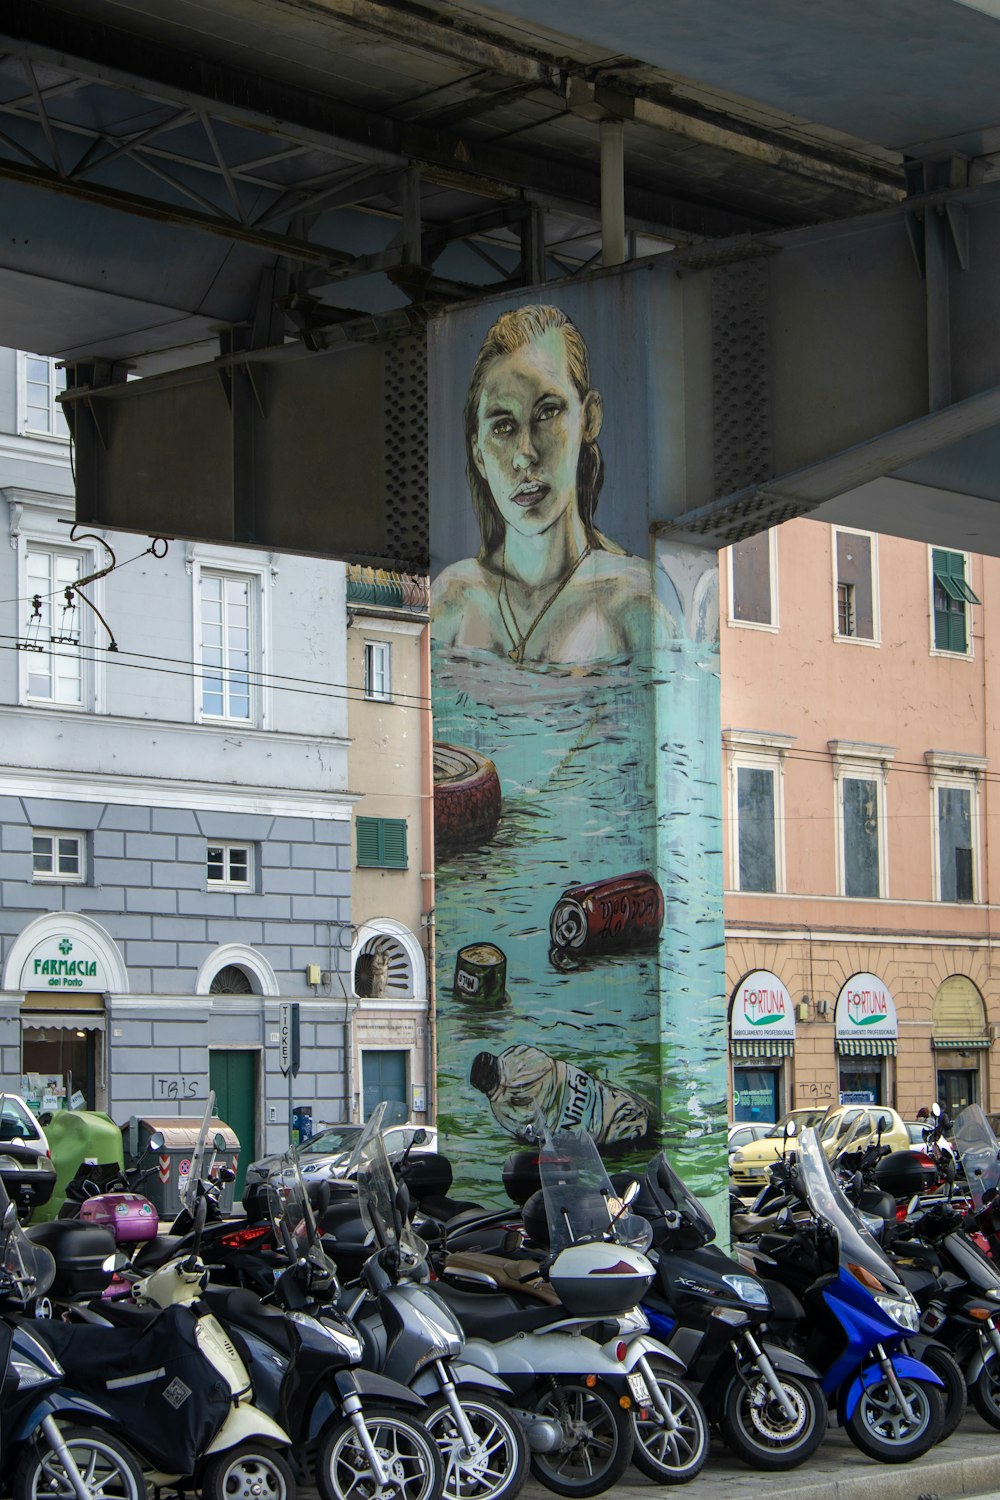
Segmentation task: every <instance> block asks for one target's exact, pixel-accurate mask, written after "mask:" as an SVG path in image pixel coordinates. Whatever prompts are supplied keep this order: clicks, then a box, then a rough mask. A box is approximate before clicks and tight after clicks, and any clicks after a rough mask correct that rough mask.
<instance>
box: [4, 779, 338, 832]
mask: <svg viewBox="0 0 1000 1500" xmlns="http://www.w3.org/2000/svg"><path fill="white" fill-rule="evenodd" d="M0 796H6V797H42V798H45V799H46V800H48V801H59V800H64V801H67V802H108V803H112V804H115V805H118V804H123V805H127V806H140V807H162V808H190V809H198V810H200V811H207V812H224V813H256V814H259V815H261V816H264V817H278V818H281V817H284V818H316V819H319V820H331V821H333V822H345V821H346V820H347V819H349V818H350V816H351V808H352V806H353V805H354V803H355V802H357V801H358V796H357V794H355V793H353V792H341V791H337V792H330V793H329V794H328V795H327V796H325V797H324V796H317V794H316V793H315V792H299V791H295V790H294V789H293V790H287V789H281V790H275V789H274V788H271V787H256V786H234V785H229V786H222V785H220V784H219V783H218V782H214V781H194V780H191V781H186V780H181V779H179V778H177V779H174V778H168V777H156V776H127V775H122V774H120V773H116V774H115V775H101V774H94V773H86V772H75V771H52V770H47V769H45V768H44V767H41V768H38V769H37V770H24V769H22V768H20V767H11V766H0Z"/></svg>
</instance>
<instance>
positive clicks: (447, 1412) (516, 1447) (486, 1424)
mask: <svg viewBox="0 0 1000 1500" xmlns="http://www.w3.org/2000/svg"><path fill="white" fill-rule="evenodd" d="M458 1399H459V1401H460V1402H461V1406H462V1411H463V1412H464V1413H465V1416H466V1418H467V1419H468V1422H469V1425H470V1426H471V1428H472V1431H473V1433H474V1435H475V1445H474V1447H473V1449H472V1451H471V1452H468V1451H467V1450H466V1448H465V1444H464V1443H463V1441H462V1434H461V1433H460V1432H459V1430H458V1427H457V1425H456V1422H455V1418H454V1416H453V1414H452V1411H451V1408H450V1407H449V1405H448V1403H447V1401H446V1400H445V1399H444V1397H441V1398H440V1399H438V1398H435V1400H434V1401H432V1402H431V1404H430V1406H429V1407H428V1409H427V1411H425V1412H424V1413H422V1419H423V1423H424V1426H425V1427H426V1428H427V1431H428V1432H429V1433H430V1435H431V1437H432V1438H433V1439H434V1441H435V1442H436V1443H437V1445H438V1448H439V1450H440V1453H441V1459H442V1461H443V1463H444V1497H445V1500H514V1497H515V1496H516V1495H519V1494H520V1492H521V1489H522V1487H523V1485H524V1481H525V1479H526V1478H527V1474H528V1440H527V1438H526V1437H525V1435H524V1428H523V1427H522V1426H521V1424H520V1422H519V1421H518V1420H517V1418H516V1417H515V1416H514V1414H513V1412H511V1411H508V1409H507V1408H506V1407H505V1406H504V1404H503V1402H502V1401H498V1400H497V1398H496V1397H495V1396H491V1395H489V1394H487V1393H486V1392H482V1391H477V1392H476V1393H475V1394H473V1393H472V1392H471V1391H468V1392H467V1391H462V1390H460V1391H459V1393H458Z"/></svg>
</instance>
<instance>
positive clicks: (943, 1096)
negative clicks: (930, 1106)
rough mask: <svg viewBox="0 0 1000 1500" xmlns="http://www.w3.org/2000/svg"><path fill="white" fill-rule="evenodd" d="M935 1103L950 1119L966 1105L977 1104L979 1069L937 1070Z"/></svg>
mask: <svg viewBox="0 0 1000 1500" xmlns="http://www.w3.org/2000/svg"><path fill="white" fill-rule="evenodd" d="M937 1102H938V1103H939V1104H940V1106H941V1108H942V1109H943V1110H944V1112H945V1114H946V1115H951V1118H952V1119H954V1118H955V1116H956V1115H957V1114H958V1112H959V1110H960V1109H964V1108H965V1106H966V1105H967V1104H978V1103H979V1069H978V1068H938V1075H937Z"/></svg>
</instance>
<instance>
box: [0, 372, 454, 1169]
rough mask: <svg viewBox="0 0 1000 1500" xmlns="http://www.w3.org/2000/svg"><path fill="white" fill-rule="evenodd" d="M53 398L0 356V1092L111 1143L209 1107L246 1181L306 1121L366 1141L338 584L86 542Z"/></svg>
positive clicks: (320, 566) (203, 552)
mask: <svg viewBox="0 0 1000 1500" xmlns="http://www.w3.org/2000/svg"><path fill="white" fill-rule="evenodd" d="M59 381H60V374H59V372H58V370H57V369H56V367H55V365H54V364H53V362H52V361H50V360H48V359H38V358H36V357H34V356H30V355H24V354H18V353H15V352H14V351H10V350H6V351H0V618H2V624H0V639H2V645H3V650H2V651H0V1083H2V1085H3V1086H4V1087H6V1088H8V1089H13V1090H17V1091H18V1092H20V1091H22V1090H24V1091H26V1092H27V1094H28V1096H29V1097H33V1098H35V1099H36V1100H37V1101H38V1102H39V1104H40V1105H41V1107H42V1108H54V1107H68V1106H71V1105H72V1104H73V1103H75V1104H76V1105H77V1106H78V1107H79V1106H81V1105H84V1104H85V1105H87V1106H89V1107H92V1108H99V1109H106V1110H107V1111H108V1113H110V1114H111V1115H112V1116H113V1118H114V1119H115V1120H117V1121H119V1122H123V1121H125V1120H127V1119H128V1118H129V1117H130V1116H132V1115H140V1116H142V1115H170V1114H199V1113H200V1112H201V1109H202V1108H203V1105H204V1100H205V1098H206V1097H207V1091H208V1089H209V1088H210V1087H212V1088H214V1089H215V1091H216V1094H217V1097H218V1106H217V1108H218V1113H219V1114H221V1115H222V1116H223V1117H224V1118H226V1119H227V1120H228V1122H229V1123H230V1124H231V1125H232V1126H233V1128H234V1129H235V1130H236V1132H237V1134H238V1136H239V1139H240V1144H241V1152H240V1155H241V1160H242V1163H243V1164H245V1163H246V1162H247V1161H249V1160H251V1159H252V1158H253V1156H254V1155H257V1154H260V1153H261V1152H262V1151H265V1150H268V1151H269V1150H275V1149H278V1148H280V1147H282V1146H283V1145H285V1144H286V1143H287V1140H288V1129H289V1105H290V1103H292V1104H294V1105H301V1106H304V1107H307V1108H308V1109H310V1110H311V1112H312V1119H313V1124H314V1125H315V1124H318V1123H320V1122H323V1121H335V1120H342V1119H349V1118H358V1117H359V1109H360V1087H359V1083H358V1080H357V1079H356V1078H355V1077H354V1076H353V1075H354V1073H355V1070H356V1067H357V1055H356V1051H355V1048H354V1046H353V1044H352V1036H353V1031H354V1026H355V1018H356V1017H355V1013H356V1012H357V1010H358V1007H359V1005H360V1004H363V1003H364V1002H363V1001H359V1000H358V998H357V996H356V994H355V991H354V987H353V967H352V953H353V952H354V951H355V950H356V948H357V938H358V933H357V931H356V929H355V928H354V927H353V926H352V914H351V881H352V869H353V866H354V862H355V860H354V849H353V840H352V824H351V808H352V803H353V801H354V800H355V798H354V797H353V796H352V793H351V792H350V790H349V784H348V745H349V734H348V698H349V683H348V668H347V654H346V581H345V574H346V570H345V568H344V566H343V565H342V564H339V563H335V562H330V561H325V560H320V559H315V558H306V557H298V556H290V555H285V554H282V555H277V554H269V553H264V552H257V551H250V550H237V549H233V548H220V547H211V546H206V545H202V544H200V543H199V544H194V543H188V542H184V541H158V542H155V543H154V542H152V541H151V539H150V538H147V537H143V536H138V535H123V534H110V533H109V534H100V535H98V534H94V533H85V534H81V531H82V530H83V529H82V528H77V529H75V528H74V527H73V526H72V519H73V512H72V499H71V496H72V487H73V481H72V472H71V454H70V445H69V441H68V435H67V432H66V428H65V424H64V422H63V419H62V414H61V412H60V410H59V407H58V402H57V400H56V395H57V388H58V384H59ZM87 580H90V581H87ZM77 585H79V587H77ZM418 998H419V999H424V996H423V995H421V996H419V997H416V996H414V997H411V999H410V1003H411V1005H412V1001H413V1000H414V999H418ZM289 1000H291V1001H297V1002H299V1005H300V1012H299V1014H300V1021H301V1069H300V1071H299V1073H298V1076H297V1078H296V1079H295V1082H294V1092H293V1096H292V1098H291V1100H290V1098H289V1089H288V1083H287V1080H286V1078H285V1077H284V1076H283V1075H282V1073H281V1072H280V1069H279V1049H278V1024H279V1007H280V1005H281V1003H282V1002H283V1001H289ZM420 1073H421V1075H422V1074H423V1058H422V1057H421V1060H420ZM425 1081H426V1080H425V1078H424V1077H423V1076H418V1075H417V1072H413V1073H412V1075H411V1078H410V1082H411V1083H412V1085H413V1086H414V1088H416V1087H417V1086H418V1085H421V1086H422V1085H423V1084H424V1083H425ZM241 1175H242V1174H241Z"/></svg>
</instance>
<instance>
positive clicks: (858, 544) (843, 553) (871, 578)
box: [834, 530, 878, 643]
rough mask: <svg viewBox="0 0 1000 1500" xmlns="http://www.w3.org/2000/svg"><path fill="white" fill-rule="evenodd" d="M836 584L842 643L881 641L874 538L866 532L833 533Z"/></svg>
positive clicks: (837, 629) (838, 632) (838, 622)
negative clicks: (878, 621)
mask: <svg viewBox="0 0 1000 1500" xmlns="http://www.w3.org/2000/svg"><path fill="white" fill-rule="evenodd" d="M834 540H835V548H834V550H835V556H836V570H837V576H836V584H837V622H836V631H837V636H838V638H839V639H840V640H853V641H867V642H869V643H873V642H875V641H876V640H877V639H878V634H877V619H876V609H875V592H876V574H875V549H874V541H875V539H874V537H873V536H871V535H870V534H869V533H868V532H864V531H839V530H835V531H834Z"/></svg>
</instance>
